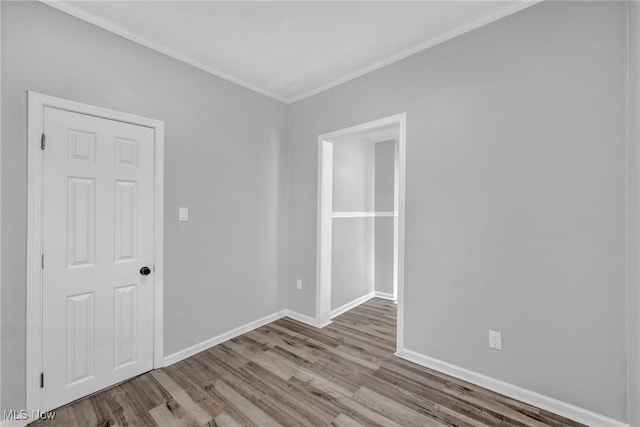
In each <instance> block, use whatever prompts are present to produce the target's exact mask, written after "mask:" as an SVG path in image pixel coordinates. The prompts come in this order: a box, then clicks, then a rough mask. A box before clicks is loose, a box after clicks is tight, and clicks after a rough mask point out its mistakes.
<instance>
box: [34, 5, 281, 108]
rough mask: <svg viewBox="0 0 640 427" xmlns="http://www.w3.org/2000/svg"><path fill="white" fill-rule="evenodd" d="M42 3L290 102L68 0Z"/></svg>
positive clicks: (228, 79) (179, 59) (262, 92)
mask: <svg viewBox="0 0 640 427" xmlns="http://www.w3.org/2000/svg"><path fill="white" fill-rule="evenodd" d="M39 1H40V2H41V3H44V4H46V5H47V6H51V7H53V8H54V9H58V10H59V11H61V12H64V13H66V14H68V15H71V16H74V17H76V18H78V19H81V20H83V21H86V22H89V23H90V24H93V25H95V26H96V27H100V28H102V29H103V30H107V31H109V32H111V33H114V34H117V35H119V36H120V37H124V38H125V39H127V40H130V41H132V42H134V43H137V44H139V45H142V46H144V47H147V48H149V49H151V50H155V51H156V52H160V53H162V54H163V55H166V56H169V57H171V58H173V59H176V60H178V61H180V62H183V63H185V64H188V65H191V66H192V67H196V68H198V69H200V70H202V71H205V72H207V73H209V74H213V75H214V76H216V77H220V78H221V79H224V80H227V81H229V82H231V83H235V84H237V85H239V86H242V87H244V88H247V89H249V90H252V91H254V92H257V93H259V94H262V95H265V96H268V97H269V98H272V99H275V100H277V101H280V102H284V103H285V104H286V103H289V100H287V99H286V98H283V97H282V96H279V95H277V94H275V93H274V92H271V91H268V90H265V89H262V88H260V87H258V86H256V85H253V84H251V83H248V82H245V81H244V80H241V79H238V78H236V77H233V76H231V75H229V74H227V73H223V72H222V71H220V70H217V69H215V68H213V67H210V66H208V65H205V64H203V63H202V62H200V61H198V60H197V59H194V58H192V57H190V56H188V55H183V54H181V53H178V52H176V51H175V50H173V49H170V48H168V47H165V46H162V45H160V44H158V43H155V42H152V41H151V40H148V39H146V38H144V37H141V36H138V35H136V34H133V33H132V32H130V31H127V30H125V29H123V28H120V27H119V26H117V25H115V24H113V23H111V22H107V21H105V20H104V19H102V18H98V17H97V16H95V15H92V14H90V13H88V12H85V11H83V10H80V9H78V8H76V7H74V6H73V5H72V4H70V3H68V2H62V1H47V0H39Z"/></svg>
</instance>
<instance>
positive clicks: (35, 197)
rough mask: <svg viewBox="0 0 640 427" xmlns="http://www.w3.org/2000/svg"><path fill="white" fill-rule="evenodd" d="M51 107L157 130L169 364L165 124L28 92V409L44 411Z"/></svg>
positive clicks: (156, 345) (158, 325)
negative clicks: (45, 199)
mask: <svg viewBox="0 0 640 427" xmlns="http://www.w3.org/2000/svg"><path fill="white" fill-rule="evenodd" d="M45 107H51V108H57V109H61V110H66V111H71V112H76V113H80V114H87V115H91V116H95V117H101V118H105V119H110V120H116V121H120V122H125V123H130V124H134V125H139V126H146V127H149V128H152V129H153V130H154V221H155V223H154V266H155V271H154V274H153V279H154V284H153V286H154V307H153V316H154V336H153V367H154V368H161V367H162V366H163V365H162V363H163V339H162V338H163V322H162V319H163V317H162V307H163V292H162V291H163V289H162V287H163V258H162V253H163V241H164V234H163V233H164V226H163V218H164V217H163V204H164V203H163V195H164V169H163V167H164V122H162V121H160V120H154V119H149V118H146V117H141V116H136V115H133V114H129V113H123V112H120V111H115V110H110V109H106V108H101V107H96V106H93V105H88V104H83V103H80V102H75V101H70V100H67V99H62V98H56V97H53V96H48V95H42V94H39V93H36V92H28V130H27V157H28V165H27V168H28V170H27V174H28V182H27V366H26V367H27V369H26V371H27V375H26V392H27V400H26V408H27V410H29V411H33V410H39V409H40V408H41V406H40V400H41V399H40V397H41V396H40V387H39V384H38V379H39V375H40V372H41V367H42V348H41V341H42V301H41V298H42V286H41V285H42V269H41V267H40V262H41V260H40V254H41V253H42V232H43V230H42V209H43V206H42V191H43V188H42V185H43V182H42V180H43V173H42V166H43V155H42V153H43V152H42V150H41V149H40V136H41V135H42V133H43V126H44V119H43V112H44V108H45Z"/></svg>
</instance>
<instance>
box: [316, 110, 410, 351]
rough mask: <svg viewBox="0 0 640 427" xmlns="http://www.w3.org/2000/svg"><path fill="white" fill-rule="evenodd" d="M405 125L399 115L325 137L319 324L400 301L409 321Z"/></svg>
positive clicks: (321, 177) (321, 161)
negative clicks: (372, 303)
mask: <svg viewBox="0 0 640 427" xmlns="http://www.w3.org/2000/svg"><path fill="white" fill-rule="evenodd" d="M405 120H406V116H405V114H398V115H395V116H391V117H387V118H384V119H380V120H376V121H373V122H368V123H364V124H361V125H358V126H353V127H350V128H347V129H342V130H338V131H335V132H331V133H328V134H324V135H320V136H319V138H318V143H319V156H318V157H319V168H318V171H319V176H318V186H319V187H318V197H319V200H318V260H317V262H318V278H317V283H318V287H317V295H316V302H317V303H316V322H317V324H319V325H326V324H329V323H330V322H331V319H332V318H333V317H335V316H338V315H340V314H342V313H344V312H346V311H348V310H350V309H352V308H354V307H356V306H358V305H360V304H362V303H363V302H365V301H367V300H369V299H371V298H373V297H379V298H385V299H389V300H393V301H397V303H398V325H400V324H401V322H402V320H401V315H402V279H403V268H402V266H403V264H404V263H403V260H404V193H405V191H404V181H405V163H406V162H405V128H406V124H405ZM400 330H401V329H400V326H399V327H398V331H400ZM398 339H399V340H401V337H400V335H398Z"/></svg>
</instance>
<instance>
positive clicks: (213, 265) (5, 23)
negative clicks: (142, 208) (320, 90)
mask: <svg viewBox="0 0 640 427" xmlns="http://www.w3.org/2000/svg"><path fill="white" fill-rule="evenodd" d="M1 7H2V123H3V127H2V144H3V146H2V150H3V153H2V154H3V155H2V267H3V268H2V352H3V353H2V398H3V401H2V408H4V409H7V408H13V409H18V408H23V407H24V403H25V402H24V400H25V389H24V375H25V345H26V344H25V307H26V301H25V298H26V285H25V280H26V277H25V269H26V229H27V228H26V211H27V201H26V195H27V184H26V177H27V169H26V145H25V141H26V130H27V122H26V111H27V110H26V108H27V105H26V99H27V97H26V91H27V90H32V91H37V92H41V93H45V94H49V95H54V96H59V97H63V98H68V99H72V100H77V101H81V102H86V103H90V104H94V105H98V106H103V107H107V108H113V109H116V110H120V111H125V112H130V113H135V114H138V115H143V116H148V117H152V118H155V119H160V120H164V121H165V130H166V139H165V144H166V148H165V163H166V166H165V221H166V223H165V247H164V252H165V253H164V255H165V257H164V259H165V287H164V296H165V300H164V301H165V319H164V328H165V329H164V330H165V347H164V352H165V355H168V354H171V353H173V352H176V351H178V350H182V349H184V348H186V347H188V346H190V345H193V344H196V343H198V342H201V341H203V340H205V339H208V338H211V337H213V336H216V335H218V334H220V333H222V332H226V331H228V330H230V329H232V328H234V327H237V326H240V325H243V324H245V323H247V322H250V321H253V320H256V319H258V318H261V317H263V316H266V315H269V314H272V313H274V312H275V311H278V310H281V309H283V308H284V294H283V292H282V286H281V283H282V281H283V278H284V269H283V268H282V267H283V265H282V264H281V262H282V261H284V260H286V257H284V256H283V254H282V251H281V249H283V247H284V246H283V245H284V244H285V243H286V242H285V240H284V237H285V236H286V235H285V226H286V218H287V216H286V212H285V211H283V209H284V207H286V205H287V202H286V199H285V194H286V185H285V184H286V183H285V168H286V160H285V159H286V150H285V145H284V136H285V125H286V107H285V105H284V104H282V103H279V102H277V101H273V100H271V99H269V98H266V97H264V96H262V95H258V94H256V93H254V92H251V91H249V90H245V89H243V88H241V87H239V86H236V85H234V84H232V83H229V82H227V81H224V80H221V79H218V78H216V77H213V76H211V75H209V74H207V73H204V72H201V71H199V70H197V69H194V68H192V67H190V66H188V65H185V64H183V63H180V62H178V61H175V60H172V59H170V58H168V57H166V56H164V55H162V54H159V53H156V52H153V51H151V50H149V49H147V48H144V47H141V46H139V45H136V44H134V43H131V42H129V41H127V40H125V39H122V38H120V37H118V36H116V35H113V34H111V33H109V32H106V31H103V30H101V29H98V28H97V27H94V26H93V25H90V24H88V23H85V22H82V21H80V20H78V19H75V18H72V17H70V16H68V15H66V14H64V13H61V12H58V11H56V10H54V9H52V8H50V7H48V6H46V5H43V4H41V3H36V2H20V3H12V2H2V6H1ZM180 206H187V207H189V208H190V210H189V213H190V220H189V222H186V223H184V222H181V223H179V222H178V221H177V218H178V207H180Z"/></svg>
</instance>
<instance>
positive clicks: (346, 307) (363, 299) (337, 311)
mask: <svg viewBox="0 0 640 427" xmlns="http://www.w3.org/2000/svg"><path fill="white" fill-rule="evenodd" d="M375 296H376V293H375V292H373V291H371V292H369V293H368V294H366V295H363V296H361V297H360V298H356V299H354V300H353V301H351V302H348V303H346V304H345V305H343V306H341V307H338V308H336V309H335V310H332V311H331V314H330V317H331V318H332V319H333V318H334V317H336V316H340V315H341V314H342V313H345V312H347V311H349V310H351V309H352V308H354V307H357V306H359V305H360V304H362V303H364V302H367V301H369V300H370V299H371V298H373V297H375Z"/></svg>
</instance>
